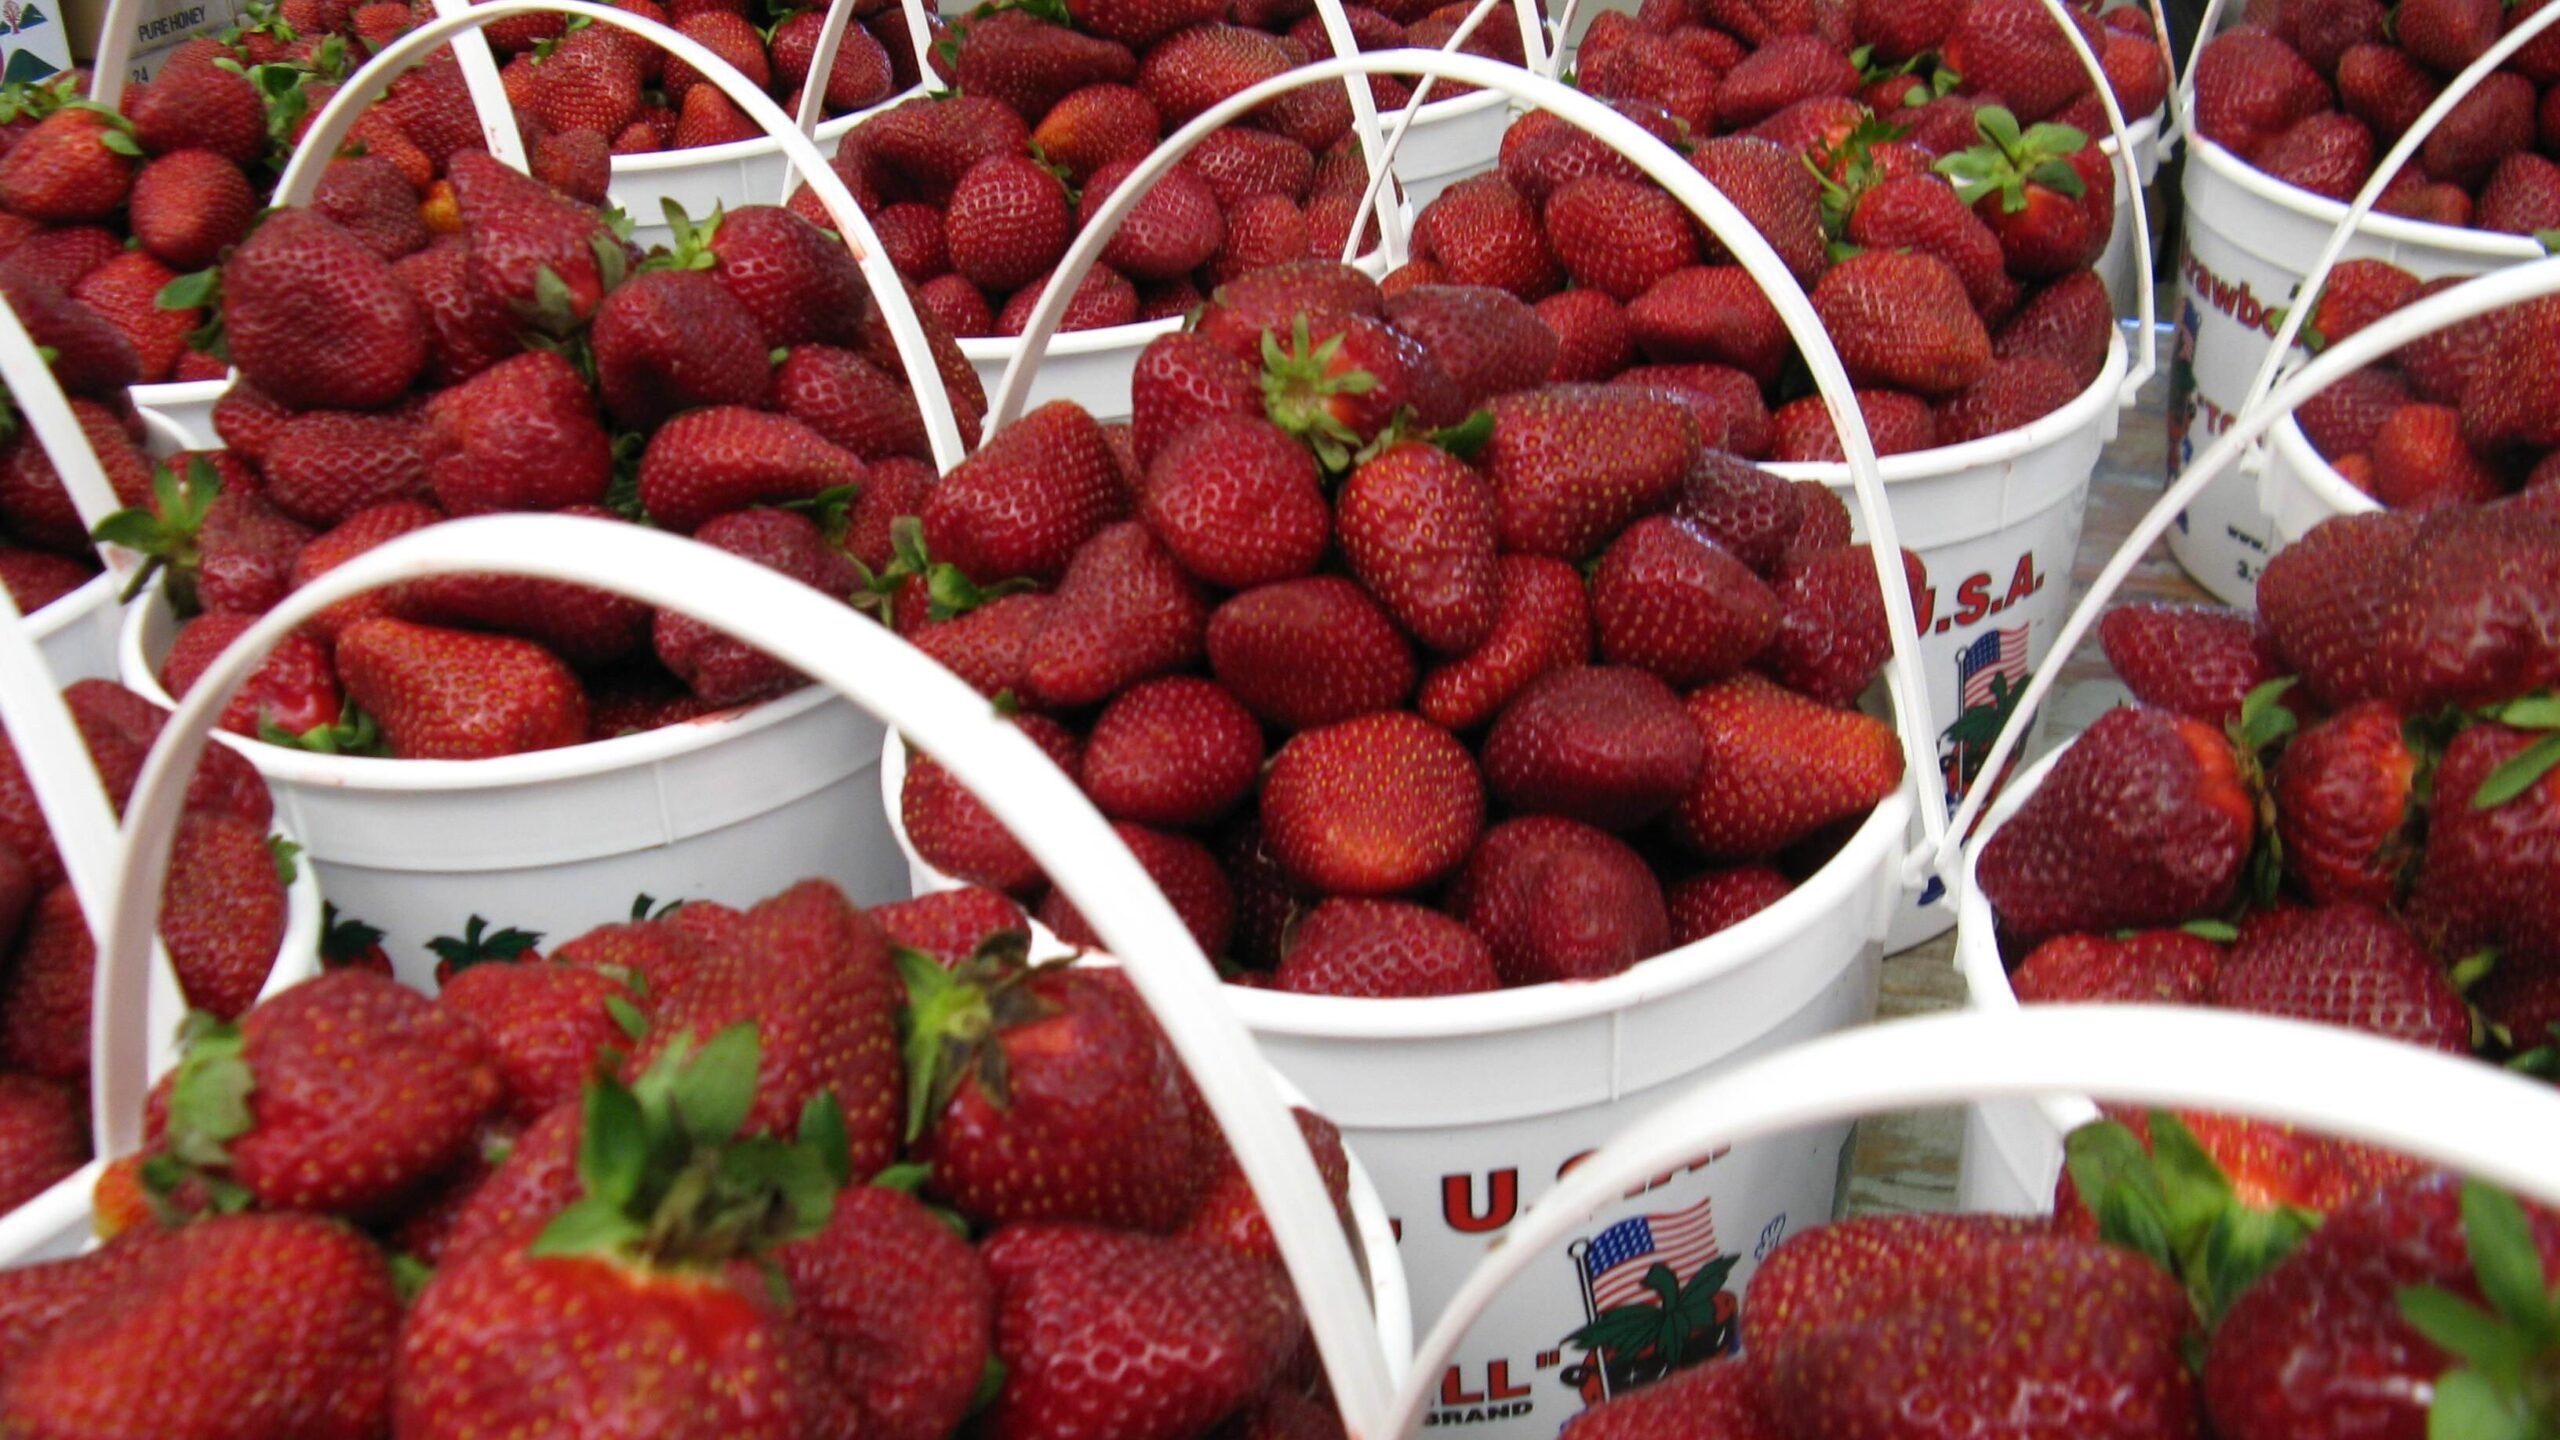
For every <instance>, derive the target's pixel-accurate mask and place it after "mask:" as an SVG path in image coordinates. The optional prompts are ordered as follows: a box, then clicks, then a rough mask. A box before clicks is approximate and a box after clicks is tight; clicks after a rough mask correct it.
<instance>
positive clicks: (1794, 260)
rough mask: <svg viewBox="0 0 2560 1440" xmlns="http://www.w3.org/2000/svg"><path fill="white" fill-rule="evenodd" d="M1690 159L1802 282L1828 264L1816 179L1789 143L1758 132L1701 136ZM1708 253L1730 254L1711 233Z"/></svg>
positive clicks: (1715, 256) (1713, 259) (1719, 260)
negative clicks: (1710, 136)
mask: <svg viewBox="0 0 2560 1440" xmlns="http://www.w3.org/2000/svg"><path fill="white" fill-rule="evenodd" d="M1689 164H1690V166H1691V168H1693V169H1695V170H1696V171H1697V172H1698V173H1699V174H1701V175H1704V176H1706V177H1707V180H1708V181H1709V183H1711V184H1713V185H1714V186H1715V187H1716V188H1717V189H1718V190H1721V191H1723V192H1724V195H1725V198H1726V199H1728V200H1731V201H1732V202H1733V203H1734V205H1735V206H1736V207H1737V208H1739V209H1740V210H1741V211H1742V213H1743V215H1744V216H1745V217H1746V218H1748V219H1749V220H1750V221H1751V223H1752V226H1753V228H1755V229H1757V230H1758V231H1759V232H1760V235H1761V238H1762V239H1765V240H1767V241H1768V242H1769V244H1770V246H1771V248H1773V249H1775V250H1776V251H1777V252H1778V258H1779V259H1781V260H1783V261H1785V262H1786V264H1787V271H1788V273H1790V274H1792V275H1794V276H1795V277H1796V279H1797V281H1798V282H1799V283H1803V284H1811V283H1812V282H1813V280H1814V278H1815V277H1816V276H1818V275H1820V274H1821V273H1822V271H1823V270H1824V269H1825V268H1826V267H1827V266H1828V264H1829V263H1830V261H1829V256H1828V254H1827V253H1826V251H1825V242H1824V238H1823V233H1822V209H1821V204H1820V194H1821V192H1820V189H1819V186H1818V182H1817V181H1816V180H1815V179H1814V177H1813V176H1812V175H1811V174H1809V173H1807V171H1806V169H1805V167H1804V165H1803V164H1802V163H1801V162H1800V161H1799V160H1798V158H1797V157H1796V156H1795V155H1793V154H1790V153H1789V152H1788V150H1787V148H1786V147H1785V146H1783V145H1780V144H1778V143H1776V142H1775V141H1771V140H1764V139H1760V138H1758V137H1756V136H1749V135H1724V136H1718V137H1715V138H1713V139H1707V140H1701V141H1699V142H1698V145H1697V148H1696V149H1694V150H1692V151H1691V152H1690V154H1689ZM1704 253H1705V259H1706V262H1707V263H1708V264H1710V265H1717V264H1723V263H1726V262H1727V261H1728V260H1729V259H1730V258H1731V257H1730V256H1728V255H1727V254H1726V253H1725V250H1724V247H1723V246H1722V245H1720V244H1718V243H1717V242H1715V241H1714V240H1712V239H1710V240H1708V241H1706V242H1705V252H1704Z"/></svg>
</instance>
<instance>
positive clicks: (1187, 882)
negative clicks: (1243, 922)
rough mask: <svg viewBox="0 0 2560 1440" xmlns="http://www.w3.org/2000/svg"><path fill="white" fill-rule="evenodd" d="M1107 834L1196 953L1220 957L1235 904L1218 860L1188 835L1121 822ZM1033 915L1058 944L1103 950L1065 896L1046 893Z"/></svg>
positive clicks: (1096, 934)
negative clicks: (1157, 894) (1140, 871)
mask: <svg viewBox="0 0 2560 1440" xmlns="http://www.w3.org/2000/svg"><path fill="white" fill-rule="evenodd" d="M1111 829H1112V831H1113V833H1115V834H1117V835H1118V836H1119V837H1120V839H1121V842H1122V843H1123V844H1125V845H1127V846H1128V847H1129V853H1130V854H1132V855H1135V856H1136V857H1137V859H1138V864H1139V865H1140V866H1141V867H1143V868H1144V869H1145V870H1146V872H1147V878H1148V879H1149V880H1151V881H1153V882H1155V886H1156V889H1157V890H1159V891H1161V892H1162V893H1163V895H1164V897H1165V901H1166V903H1168V904H1170V905H1171V906H1173V911H1174V914H1175V915H1177V916H1179V917H1180V918H1181V920H1182V924H1183V928H1185V929H1187V930H1189V931H1190V932H1191V938H1192V940H1193V941H1194V942H1196V943H1197V944H1198V945H1199V946H1200V950H1201V953H1202V954H1205V955H1224V954H1225V953H1226V951H1227V940H1228V937H1229V936H1231V935H1232V934H1234V932H1235V921H1236V902H1235V890H1234V887H1232V886H1230V885H1229V884H1228V883H1227V877H1226V874H1225V872H1223V871H1221V870H1220V869H1219V868H1218V857H1217V856H1215V855H1213V854H1211V853H1209V847H1208V846H1206V845H1203V844H1201V843H1200V842H1199V841H1197V840H1194V839H1192V838H1191V837H1190V836H1188V835H1177V834H1174V833H1173V832H1171V831H1166V830H1150V829H1148V828H1147V827H1146V826H1144V825H1132V824H1130V823H1129V822H1128V821H1125V820H1122V821H1116V822H1114V823H1113V824H1112V827H1111ZM1034 913H1035V916H1036V918H1037V919H1038V920H1039V921H1040V923H1041V924H1043V925H1046V926H1048V927H1049V930H1050V932H1051V933H1052V934H1055V935H1056V936H1057V937H1058V938H1059V939H1060V940H1061V941H1064V942H1065V943H1067V944H1069V945H1072V946H1076V947H1077V948H1079V949H1086V950H1097V949H1100V948H1102V943H1103V941H1102V936H1101V934H1100V933H1099V932H1097V931H1096V930H1095V929H1094V928H1093V926H1092V925H1091V924H1090V923H1088V922H1087V921H1086V920H1085V918H1084V916H1083V914H1082V913H1081V912H1079V911H1078V910H1077V909H1076V906H1075V902H1074V901H1073V900H1070V899H1068V898H1067V894H1066V892H1065V891H1063V890H1052V891H1050V892H1049V893H1048V894H1047V895H1046V896H1044V897H1043V898H1042V899H1041V901H1040V906H1039V909H1038V910H1037V911H1036V912H1034Z"/></svg>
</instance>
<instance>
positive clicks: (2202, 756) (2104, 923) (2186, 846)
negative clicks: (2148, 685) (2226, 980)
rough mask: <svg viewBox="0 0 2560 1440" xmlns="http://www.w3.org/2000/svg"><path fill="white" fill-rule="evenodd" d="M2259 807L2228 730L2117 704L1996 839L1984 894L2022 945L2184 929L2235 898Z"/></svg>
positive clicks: (1989, 851)
mask: <svg viewBox="0 0 2560 1440" xmlns="http://www.w3.org/2000/svg"><path fill="white" fill-rule="evenodd" d="M2255 814H2256V810H2255V806H2254V804H2253V803H2252V801H2251V800H2250V797H2249V796H2248V794H2247V793H2246V790H2245V788H2244V786H2243V784H2242V782H2241V780H2240V777H2239V774H2238V769H2237V760H2236V757H2235V756H2234V755H2233V753H2232V748H2231V744H2230V742H2229V741H2228V740H2226V739H2225V738H2223V736H2222V735H2221V734H2220V733H2219V732H2218V731H2216V730H2214V729H2212V728H2211V727H2209V726H2206V725H2204V724H2202V723H2200V722H2198V721H2194V720H2189V719H2185V718H2182V717H2176V716H2172V715H2169V714H2166V713H2164V712H2161V711H2156V710H2146V709H2142V708H2140V707H2126V708H2123V709H2118V710H2111V711H2109V712H2108V713H2107V714H2106V715H2105V716H2103V717H2101V718H2100V719H2099V721H2098V723H2097V724H2095V725H2093V726H2091V727H2090V728H2089V730H2088V732H2087V733H2086V734H2085V735H2084V736H2083V737H2082V738H2081V740H2080V741H2079V742H2078V743H2076V744H2074V745H2073V746H2072V747H2071V749H2070V751H2069V752H2068V753H2067V754H2066V755H2065V756H2064V758H2063V759H2062V760H2061V761H2060V762H2059V763H2057V764H2056V765H2055V766H2054V769H2053V771H2052V773H2051V774H2049V775H2048V776H2047V777H2046V778H2045V781H2044V784H2043V785H2042V786H2041V787H2040V788H2038V790H2037V791H2036V793H2035V794H2034V795H2033V796H2031V797H2029V799H2028V801H2027V803H2026V804H2025V805H2024V806H2022V807H2021V808H2020V809H2019V811H2018V813H2017V814H2016V816H2014V817H2013V818H2012V819H2011V820H2010V822H2009V823H2008V824H2007V825H2006V826H2004V827H2002V829H2001V831H2000V832H1999V834H1997V835H1995V836H1994V837H1992V839H1991V840H1990V841H1989V842H1987V843H1986V844H1985V846H1984V848H1983V852H1982V859H1981V862H1980V873H1981V879H1982V886H1983V893H1984V894H1985V895H1986V896H1988V897H1990V899H1991V902H1992V905H1993V907H1994V908H1995V909H1997V910H1998V911H1999V914H2000V920H2001V924H2002V926H2003V928H2004V929H2005V930H2006V931H2007V932H2009V933H2011V934H2013V935H2015V936H2016V937H2017V938H2018V939H2019V940H2020V941H2021V942H2023V943H2033V942H2034V941H2037V940H2041V939H2044V938H2046V937H2047V936H2050V935H2054V934H2058V933H2060V932H2062V931H2066V930H2114V929H2122V928H2127V927H2136V926H2145V925H2165V924H2176V923H2178V922H2180V921H2183V920H2186V919H2188V918H2191V917H2194V916H2198V915H2205V914H2210V913H2212V912H2214V911H2217V910H2219V909H2220V908H2221V907H2222V906H2223V905H2224V904H2225V903H2226V902H2227V901H2228V900H2229V899H2230V897H2231V895H2232V893H2233V889H2234V887H2235V886H2236V884H2237V883H2238V880H2239V876H2240V868H2241V862H2242V861H2243V860H2244V859H2245V858H2246V857H2247V854H2248V851H2249V846H2250V841H2251V839H2252V836H2253V832H2254V830H2255Z"/></svg>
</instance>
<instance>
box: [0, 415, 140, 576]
mask: <svg viewBox="0 0 2560 1440" xmlns="http://www.w3.org/2000/svg"><path fill="white" fill-rule="evenodd" d="M71 415H72V418H73V419H74V420H77V421H78V422H79V425H80V433H81V435H82V436H83V438H85V439H86V440H87V441H88V442H89V445H90V448H91V449H92V450H93V451H95V452H96V454H97V457H98V461H99V463H100V464H101V465H103V466H104V467H105V468H106V472H107V483H108V485H109V486H110V487H111V488H112V489H113V490H114V491H115V494H116V498H117V499H118V500H121V501H123V502H124V503H125V504H126V505H127V506H128V507H133V506H141V505H144V504H146V503H149V502H150V501H151V500H152V499H153V496H154V491H155V488H156V487H155V485H154V483H153V479H152V475H151V469H150V464H149V462H148V461H146V460H144V459H143V458H142V454H141V452H140V451H139V450H137V449H135V448H134V445H133V442H132V441H131V440H129V439H127V438H126V436H125V433H124V429H123V425H122V422H121V421H119V420H118V419H117V417H116V413H115V412H114V411H112V410H109V409H108V408H107V407H106V406H104V405H101V404H99V403H98V402H97V401H94V400H85V399H82V400H73V401H72V402H71ZM14 438H15V442H16V443H14V444H11V445H10V446H9V447H8V448H7V449H6V451H5V452H0V519H5V520H6V521H7V522H8V525H9V528H10V531H11V532H12V533H13V534H15V535H16V536H17V537H18V538H19V539H21V540H24V541H26V542H28V543H30V544H35V545H41V546H43V547H45V548H47V549H50V550H56V551H61V552H63V553H67V554H73V555H83V554H87V553H89V551H88V544H87V536H86V535H85V534H84V533H83V528H84V527H83V526H82V525H81V523H80V515H79V512H78V511H77V510H76V509H75V508H73V506H72V502H71V492H69V491H68V490H65V489H64V488H63V486H62V476H61V475H60V473H58V472H57V471H55V469H54V468H53V462H52V460H50V459H49V458H47V457H46V455H45V453H44V447H43V445H41V444H40V443H38V442H37V441H36V440H35V439H33V438H32V437H31V436H29V435H27V434H26V433H25V432H24V431H21V432H20V433H19V435H18V436H16V437H14Z"/></svg>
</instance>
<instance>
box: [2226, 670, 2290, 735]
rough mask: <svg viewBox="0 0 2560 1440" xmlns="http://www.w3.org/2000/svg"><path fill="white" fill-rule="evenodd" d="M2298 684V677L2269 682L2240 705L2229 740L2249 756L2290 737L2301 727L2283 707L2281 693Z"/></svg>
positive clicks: (2259, 687) (2249, 694)
mask: <svg viewBox="0 0 2560 1440" xmlns="http://www.w3.org/2000/svg"><path fill="white" fill-rule="evenodd" d="M2301 680H2302V677H2300V676H2298V675H2287V676H2284V677H2282V678H2280V679H2275V680H2269V681H2267V682H2266V683H2265V684H2263V685H2260V686H2258V687H2257V688H2256V689H2254V690H2251V691H2250V692H2249V693H2248V695H2247V696H2246V697H2244V698H2243V699H2242V700H2241V701H2240V723H2239V726H2238V730H2237V733H2236V734H2234V735H2233V736H2232V738H2233V739H2234V740H2236V741H2238V742H2239V744H2240V748H2241V749H2242V750H2244V751H2246V752H2248V753H2250V754H2252V755H2255V754H2258V753H2261V752H2263V751H2265V750H2266V749H2267V748H2268V747H2270V746H2272V745H2274V744H2275V743H2276V742H2278V741H2280V740H2283V739H2285V738H2286V737H2287V736H2290V735H2291V734H2293V732H2294V731H2295V729H2297V728H2298V727H2299V726H2300V725H2301V723H2302V722H2301V721H2300V720H2298V719H2296V718H2295V716H2294V713H2293V711H2291V710H2290V709H2287V708H2286V707H2285V705H2284V703H2283V702H2284V697H2285V692H2286V691H2289V690H2291V689H2292V688H2293V687H2294V686H2296V685H2298V684H2300V683H2301Z"/></svg>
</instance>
